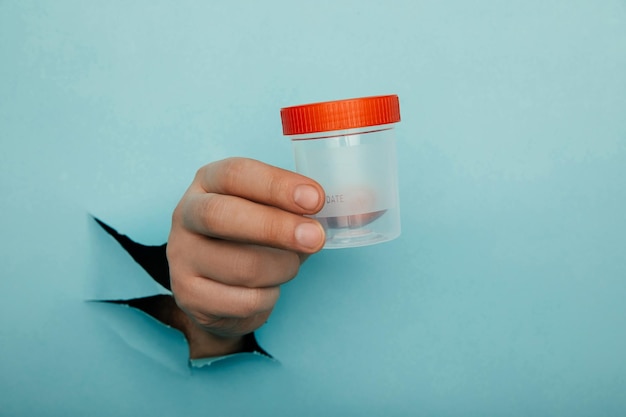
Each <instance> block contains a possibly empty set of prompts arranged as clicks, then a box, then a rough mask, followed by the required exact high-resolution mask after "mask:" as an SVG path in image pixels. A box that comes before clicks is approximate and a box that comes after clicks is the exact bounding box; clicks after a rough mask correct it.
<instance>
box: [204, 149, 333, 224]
mask: <svg viewBox="0 0 626 417" xmlns="http://www.w3.org/2000/svg"><path fill="white" fill-rule="evenodd" d="M194 183H196V184H197V189H196V191H199V192H207V193H217V194H225V195H234V196H238V197H241V198H244V199H246V200H251V201H255V202H257V203H261V204H265V205H269V206H274V207H279V208H281V209H283V210H287V211H290V212H292V213H297V214H313V213H317V212H318V211H319V210H321V209H322V206H323V205H324V190H323V189H322V187H321V186H320V185H319V184H318V183H317V182H315V181H314V180H312V179H310V178H307V177H305V176H303V175H300V174H297V173H295V172H291V171H287V170H284V169H281V168H277V167H274V166H271V165H267V164H264V163H263V162H260V161H255V160H253V159H246V158H229V159H224V160H221V161H217V162H214V163H211V164H209V165H206V166H204V167H202V168H201V169H200V170H199V171H198V174H197V175H196V180H195V181H194Z"/></svg>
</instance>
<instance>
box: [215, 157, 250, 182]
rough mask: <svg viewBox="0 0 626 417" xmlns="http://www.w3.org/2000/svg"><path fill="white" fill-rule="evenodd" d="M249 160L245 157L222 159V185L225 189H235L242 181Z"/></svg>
mask: <svg viewBox="0 0 626 417" xmlns="http://www.w3.org/2000/svg"><path fill="white" fill-rule="evenodd" d="M247 165H248V160H247V159H245V158H228V159H224V160H222V161H221V166H220V169H221V178H222V187H223V188H224V189H225V190H233V189H235V188H236V187H237V185H238V184H239V183H240V182H241V178H242V176H243V175H244V174H245V171H246V166H247Z"/></svg>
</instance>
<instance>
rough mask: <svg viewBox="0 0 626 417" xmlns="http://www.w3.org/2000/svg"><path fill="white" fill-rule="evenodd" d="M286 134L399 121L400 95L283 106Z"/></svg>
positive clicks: (284, 130)
mask: <svg viewBox="0 0 626 417" xmlns="http://www.w3.org/2000/svg"><path fill="white" fill-rule="evenodd" d="M280 118H281V119H282V121H283V134H285V135H303V134H307V133H317V132H327V131H332V130H344V129H354V128H359V127H367V126H376V125H385V124H388V123H396V122H399V121H400V102H399V101H398V96H396V95H389V96H373V97H362V98H351V99H347V100H337V101H325V102H323V103H312V104H304V105H301V106H293V107H285V108H283V109H280Z"/></svg>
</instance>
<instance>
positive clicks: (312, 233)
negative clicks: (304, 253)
mask: <svg viewBox="0 0 626 417" xmlns="http://www.w3.org/2000/svg"><path fill="white" fill-rule="evenodd" d="M295 236H296V240H297V241H298V243H299V244H300V245H302V246H304V247H306V248H310V249H315V248H317V247H319V246H320V245H321V243H322V240H323V239H324V232H323V231H322V228H321V227H320V226H318V225H316V224H313V223H302V224H299V225H298V226H296V231H295Z"/></svg>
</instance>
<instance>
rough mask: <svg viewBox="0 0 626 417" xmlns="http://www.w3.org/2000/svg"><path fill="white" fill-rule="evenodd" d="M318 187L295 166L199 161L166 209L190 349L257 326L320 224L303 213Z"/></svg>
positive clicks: (232, 340)
mask: <svg viewBox="0 0 626 417" xmlns="http://www.w3.org/2000/svg"><path fill="white" fill-rule="evenodd" d="M323 205H324V190H323V189H322V187H321V186H320V185H319V184H318V183H317V182H315V181H313V180H312V179H310V178H307V177H304V176H302V175H299V174H297V173H294V172H291V171H287V170H284V169H280V168H277V167H273V166H270V165H267V164H264V163H262V162H259V161H255V160H252V159H246V158H229V159H224V160H221V161H216V162H213V163H210V164H208V165H205V166H204V167H202V168H200V169H199V170H198V172H197V174H196V176H195V178H194V180H193V182H192V183H191V185H190V187H189V188H188V189H187V191H186V193H185V194H184V196H183V197H182V199H181V200H180V202H179V203H178V205H177V207H176V209H175V210H174V213H173V215H172V228H171V231H170V236H169V239H168V245H167V258H168V262H169V265H170V279H171V285H172V292H173V294H174V298H175V300H176V304H177V305H178V307H180V309H181V310H182V311H183V312H184V313H185V314H184V315H183V314H181V313H178V315H179V316H180V317H178V319H179V320H180V321H182V322H183V325H182V326H183V327H184V328H185V334H186V336H187V339H188V340H189V349H190V357H191V358H198V357H211V356H220V355H225V354H229V353H234V352H237V351H239V350H240V349H241V345H242V338H243V336H244V335H246V334H248V333H250V332H253V331H254V330H256V329H258V328H259V327H260V326H262V325H263V324H264V323H265V322H266V321H267V319H268V317H269V316H270V314H271V312H272V309H273V308H274V306H275V304H276V301H277V300H278V297H279V294H280V286H281V285H282V284H284V283H286V282H288V281H289V280H291V279H293V278H294V277H295V276H296V275H297V273H298V270H299V268H300V265H301V264H302V263H303V262H304V261H305V260H306V258H307V257H308V256H310V255H311V254H313V253H316V252H318V251H319V250H320V249H321V248H322V246H323V245H324V240H325V236H324V229H323V228H322V226H321V225H320V223H318V222H317V221H316V220H314V219H311V218H309V217H305V215H310V214H314V213H316V212H318V211H319V210H321V208H322V207H323Z"/></svg>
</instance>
